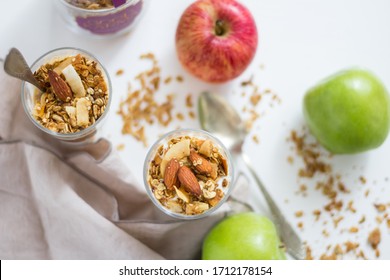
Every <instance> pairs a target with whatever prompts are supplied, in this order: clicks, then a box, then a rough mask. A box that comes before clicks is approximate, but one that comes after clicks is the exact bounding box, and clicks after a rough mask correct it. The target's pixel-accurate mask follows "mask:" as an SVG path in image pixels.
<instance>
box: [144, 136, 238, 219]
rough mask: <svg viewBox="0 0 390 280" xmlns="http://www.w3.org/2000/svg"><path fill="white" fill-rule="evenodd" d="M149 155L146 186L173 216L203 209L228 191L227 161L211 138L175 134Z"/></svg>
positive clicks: (191, 214) (207, 209) (209, 208)
mask: <svg viewBox="0 0 390 280" xmlns="http://www.w3.org/2000/svg"><path fill="white" fill-rule="evenodd" d="M150 157H151V159H150V161H149V162H148V163H147V164H148V167H147V175H146V181H147V188H149V191H150V192H149V193H150V194H151V195H152V196H153V199H154V201H155V202H156V201H157V202H158V204H159V205H161V206H162V207H163V208H164V209H165V210H166V212H168V213H171V214H173V216H178V217H183V216H197V215H201V214H203V213H206V212H208V211H209V210H211V209H212V208H214V207H216V206H219V204H220V203H222V202H223V201H224V200H225V196H226V195H227V194H228V193H229V189H230V182H231V174H230V173H231V166H229V165H230V161H229V158H228V155H227V153H226V150H224V149H223V148H222V146H221V145H220V144H219V143H217V142H215V141H213V139H212V138H208V137H207V138H206V137H201V136H197V135H196V136H192V135H179V136H176V137H173V138H170V139H169V140H168V141H167V142H166V143H162V144H160V145H159V146H158V147H157V149H156V150H155V152H154V154H152V155H150Z"/></svg>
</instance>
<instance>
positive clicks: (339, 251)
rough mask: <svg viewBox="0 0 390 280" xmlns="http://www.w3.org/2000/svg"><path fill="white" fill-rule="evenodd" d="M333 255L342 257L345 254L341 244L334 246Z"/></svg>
mask: <svg viewBox="0 0 390 280" xmlns="http://www.w3.org/2000/svg"><path fill="white" fill-rule="evenodd" d="M333 254H335V255H342V254H344V251H343V249H342V248H341V246H340V244H336V246H334V248H333Z"/></svg>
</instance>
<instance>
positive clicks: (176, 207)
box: [166, 200, 183, 213]
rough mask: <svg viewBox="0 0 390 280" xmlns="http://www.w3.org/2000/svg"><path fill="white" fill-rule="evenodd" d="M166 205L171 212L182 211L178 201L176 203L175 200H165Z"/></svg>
mask: <svg viewBox="0 0 390 280" xmlns="http://www.w3.org/2000/svg"><path fill="white" fill-rule="evenodd" d="M166 206H167V208H168V209H169V210H171V211H172V212H175V213H182V212H183V208H182V207H181V205H180V203H178V202H176V201H172V200H168V201H167V202H166Z"/></svg>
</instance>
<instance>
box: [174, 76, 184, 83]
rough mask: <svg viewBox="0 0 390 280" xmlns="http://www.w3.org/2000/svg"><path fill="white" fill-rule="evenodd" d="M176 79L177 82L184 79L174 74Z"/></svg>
mask: <svg viewBox="0 0 390 280" xmlns="http://www.w3.org/2000/svg"><path fill="white" fill-rule="evenodd" d="M176 81H178V82H179V83H181V82H183V81H184V79H183V76H180V75H179V76H176Z"/></svg>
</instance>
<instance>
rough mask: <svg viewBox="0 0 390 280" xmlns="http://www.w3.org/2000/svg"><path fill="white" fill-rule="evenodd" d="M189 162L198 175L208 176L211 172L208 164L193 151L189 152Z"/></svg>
mask: <svg viewBox="0 0 390 280" xmlns="http://www.w3.org/2000/svg"><path fill="white" fill-rule="evenodd" d="M190 161H191V163H192V164H193V166H194V167H195V169H196V170H197V171H198V172H199V173H200V174H203V175H210V174H211V172H212V171H213V167H212V166H211V164H210V162H209V161H208V160H207V159H205V158H204V157H202V156H201V155H199V154H198V153H197V152H195V151H194V150H191V152H190Z"/></svg>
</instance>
